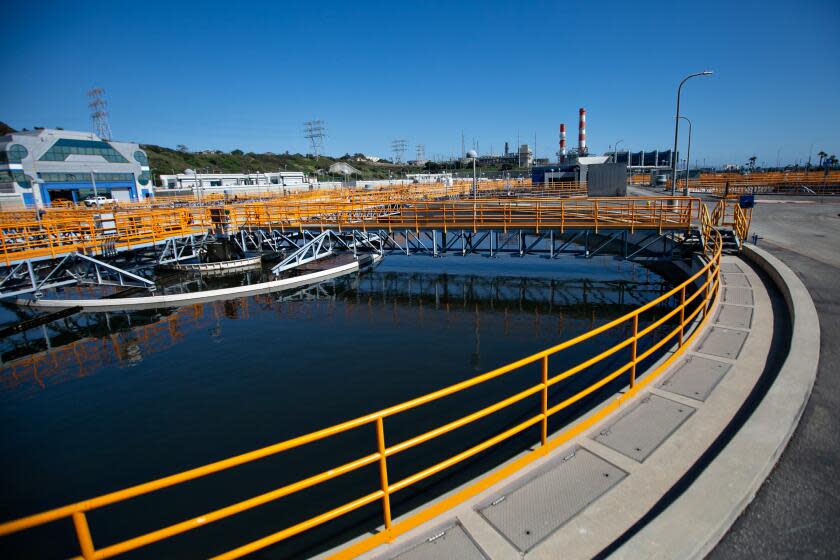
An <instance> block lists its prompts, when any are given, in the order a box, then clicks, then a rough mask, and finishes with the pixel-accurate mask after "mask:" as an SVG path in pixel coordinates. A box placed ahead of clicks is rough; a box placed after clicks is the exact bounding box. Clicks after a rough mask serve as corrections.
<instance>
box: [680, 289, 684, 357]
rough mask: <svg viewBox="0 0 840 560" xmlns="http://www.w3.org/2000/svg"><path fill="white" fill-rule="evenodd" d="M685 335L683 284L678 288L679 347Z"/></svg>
mask: <svg viewBox="0 0 840 560" xmlns="http://www.w3.org/2000/svg"><path fill="white" fill-rule="evenodd" d="M684 336H685V286H683V287H682V290H680V348H682V345H683V337H684Z"/></svg>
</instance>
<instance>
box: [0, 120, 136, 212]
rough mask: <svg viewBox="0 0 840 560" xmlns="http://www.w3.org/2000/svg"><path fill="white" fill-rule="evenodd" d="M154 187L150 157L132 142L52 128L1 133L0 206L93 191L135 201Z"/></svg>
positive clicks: (52, 200)
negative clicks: (106, 139)
mask: <svg viewBox="0 0 840 560" xmlns="http://www.w3.org/2000/svg"><path fill="white" fill-rule="evenodd" d="M151 190H152V184H151V176H150V172H149V159H148V157H147V156H146V153H145V152H144V151H143V150H141V149H140V146H139V145H138V144H136V143H134V142H115V141H110V140H109V141H105V140H103V139H101V138H99V137H98V136H96V135H95V134H92V133H90V132H80V131H71V130H62V129H50V128H46V129H37V130H32V131H23V132H11V133H9V134H6V135H4V136H0V207H2V208H15V207H18V208H19V207H23V206H24V205H26V206H39V207H41V206H46V205H49V204H53V203H56V202H58V201H68V202H70V201H72V202H80V201H81V200H83V199H84V198H86V197H88V196H91V195H93V194H94V193H95V194H97V195H100V196H106V197H108V198H113V199H115V200H123V201H131V200H138V199H143V198H146V197H148V196H150V194H151Z"/></svg>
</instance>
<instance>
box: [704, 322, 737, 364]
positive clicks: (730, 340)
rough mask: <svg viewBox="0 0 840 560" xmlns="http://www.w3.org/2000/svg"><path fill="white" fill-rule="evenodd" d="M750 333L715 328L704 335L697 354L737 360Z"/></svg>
mask: <svg viewBox="0 0 840 560" xmlns="http://www.w3.org/2000/svg"><path fill="white" fill-rule="evenodd" d="M749 334H750V333H749V332H747V331H739V330H735V329H727V328H724V327H718V326H714V327H712V328H711V329H709V330H708V332H706V333H705V334H704V335H703V338H702V339H701V340H700V344H699V345H698V346H697V352H699V353H701V354H709V355H710V356H717V357H719V358H728V359H730V360H735V359H737V358H738V355H739V354H740V353H741V348H743V347H744V341H745V340H747V336H748V335H749Z"/></svg>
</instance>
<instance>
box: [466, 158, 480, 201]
mask: <svg viewBox="0 0 840 560" xmlns="http://www.w3.org/2000/svg"><path fill="white" fill-rule="evenodd" d="M467 157H468V158H471V159H472V164H473V188H472V190H473V198H476V197H478V180H477V178H476V175H475V161H476V160H477V159H478V153H477V152H476V151H475V150H470V151H469V152H467Z"/></svg>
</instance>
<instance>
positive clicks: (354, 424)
mask: <svg viewBox="0 0 840 560" xmlns="http://www.w3.org/2000/svg"><path fill="white" fill-rule="evenodd" d="M698 212H699V218H700V227H701V231H703V233H704V236H703V237H704V240H705V247H704V252H705V253H706V257H707V258H706V262H705V264H704V265H703V266H702V267H701V268H700V270H698V271H697V272H696V273H694V274H692V275H691V277H689V278H688V279H687V280H685V281H684V282H682V283H681V284H680V285H678V286H676V287H675V288H673V289H671V290H669V291H668V292H667V293H665V294H662V295H661V296H659V297H657V298H656V299H654V300H653V301H650V302H649V303H647V304H645V305H643V306H641V307H639V308H638V309H635V310H633V311H632V312H630V313H628V314H626V315H624V316H622V317H620V318H618V319H615V320H613V321H610V322H609V323H606V324H604V325H601V326H599V327H597V328H595V329H592V330H590V331H589V332H587V333H585V334H582V335H580V336H577V337H575V338H573V339H571V340H567V341H565V342H563V343H561V344H558V345H556V346H553V347H551V348H548V349H546V350H543V351H542V352H537V353H536V354H533V355H531V356H528V357H525V358H522V359H520V360H517V361H515V362H513V363H510V364H508V365H505V366H503V367H500V368H498V369H495V370H493V371H490V372H487V373H484V374H482V375H479V376H476V377H473V378H471V379H468V380H466V381H463V382H460V383H456V384H454V385H451V386H449V387H446V388H444V389H440V390H438V391H435V392H433V393H429V394H426V395H423V396H421V397H419V398H416V399H413V400H410V401H407V402H404V403H401V404H398V405H396V406H391V407H389V408H386V409H383V410H379V411H377V412H374V413H371V414H368V415H365V416H362V417H360V418H356V419H353V420H349V421H347V422H342V423H340V424H336V425H334V426H330V427H327V428H324V429H321V430H318V431H315V432H312V433H309V434H306V435H303V436H300V437H297V438H294V439H290V440H287V441H283V442H280V443H276V444H274V445H270V446H268V447H264V448H262V449H258V450H255V451H251V452H249V453H244V454H241V455H237V456H235V457H231V458H228V459H225V460H222V461H217V462H215V463H211V464H208V465H205V466H202V467H198V468H194V469H191V470H188V471H185V472H182V473H178V474H175V475H172V476H167V477H164V478H160V479H157V480H154V481H151V482H147V483H145V484H139V485H137V486H133V487H130V488H126V489H124V490H120V491H117V492H112V493H109V494H105V495H102V496H98V497H95V498H92V499H89V500H84V501H81V502H77V503H74V504H70V505H67V506H64V507H59V508H56V509H53V510H49V511H46V512H43V513H39V514H36V515H30V516H27V517H24V518H21V519H17V520H14V521H9V522H6V523H3V524H0V536H3V535H9V534H11V533H17V532H20V531H24V530H27V529H31V528H33V527H37V526H40V525H44V524H46V523H51V522H54V521H58V520H62V519H68V518H69V519H72V522H73V526H74V527H75V531H76V536H77V539H78V543H79V549H80V552H81V556H80V558H84V559H85V560H91V559H94V558H96V559H101V558H111V557H113V556H117V555H119V554H122V553H126V552H129V551H131V550H135V549H137V548H140V547H143V546H147V545H150V544H152V543H156V542H159V541H162V540H164V539H168V538H170V537H173V536H175V535H179V534H182V533H186V532H188V531H191V530H193V529H197V528H199V527H204V526H206V525H208V524H211V523H213V522H216V521H219V520H221V519H225V518H228V517H231V516H234V515H237V514H239V513H242V512H245V511H247V510H250V509H253V508H256V507H259V506H261V505H264V504H268V503H271V502H274V501H276V500H280V499H282V498H284V497H286V496H290V495H291V494H294V493H297V492H300V491H302V490H305V489H307V488H311V487H314V486H317V485H319V484H322V483H324V482H326V481H329V480H332V479H335V478H338V477H341V476H343V475H346V474H348V473H351V472H353V471H356V470H358V469H360V468H362V467H365V466H372V465H377V466H378V469H379V488H378V489H376V490H375V491H372V492H368V493H365V494H363V495H362V496H360V497H358V498H357V499H355V500H353V501H350V502H348V503H345V504H343V505H342V506H340V507H337V508H334V509H331V510H329V511H325V512H323V513H321V514H319V515H317V516H315V517H312V518H310V519H307V520H305V521H301V522H299V523H297V524H295V525H292V526H290V527H285V528H283V529H282V530H279V531H277V532H275V533H273V534H270V535H267V536H265V537H263V538H261V539H258V540H256V541H253V542H250V543H247V544H245V545H242V546H240V547H238V548H235V549H233V550H230V551H228V552H226V553H224V554H221V555H219V556H217V558H224V559H229V558H239V557H242V556H245V555H247V554H250V553H252V552H255V551H258V550H261V549H264V548H266V547H268V546H271V545H274V544H276V543H279V542H281V541H283V540H285V539H288V538H289V537H292V536H294V535H297V534H299V533H302V532H304V531H307V530H309V529H311V528H314V527H316V526H319V525H321V524H324V523H326V522H328V521H330V520H333V519H336V518H339V517H342V516H344V515H346V514H348V513H350V512H352V511H355V510H357V509H359V508H361V507H363V506H365V505H368V504H373V503H377V502H379V503H380V504H381V508H382V519H383V523H384V530H383V531H381V532H379V533H376V534H373V535H370V536H368V537H366V538H364V539H362V540H361V541H358V542H356V543H355V544H354V545H352V546H350V547H348V548H345V549H343V550H342V551H340V552H339V553H337V554H336V555H335V557H336V558H350V557H353V556H355V555H357V554H359V553H361V552H363V551H365V550H369V549H372V548H374V547H376V546H378V545H379V544H382V543H385V542H389V541H391V540H392V539H393V538H394V537H396V536H397V535H400V534H403V533H405V532H406V531H408V530H410V529H412V528H413V527H416V526H417V525H419V524H421V523H423V522H425V521H427V520H429V519H431V518H433V517H435V516H436V515H438V514H440V513H443V512H445V511H447V510H448V509H450V508H452V507H454V506H455V505H457V504H459V503H461V502H463V501H464V500H466V499H468V498H469V497H471V496H474V495H476V494H477V493H479V492H481V491H483V490H485V489H487V488H489V487H490V486H491V485H493V484H495V483H496V482H498V481H500V480H502V479H503V478H505V477H507V476H509V475H510V474H512V473H514V472H516V471H518V470H519V469H521V468H522V467H524V466H525V465H527V464H529V463H531V462H533V461H535V460H537V459H538V458H540V457H543V456H545V455H546V454H547V453H548V452H549V451H551V450H553V449H555V448H557V447H558V446H559V445H561V444H563V443H565V442H567V441H569V439H571V438H572V437H574V436H576V435H578V434H580V433H582V432H583V431H584V430H586V429H588V428H590V427H592V426H593V425H594V424H595V423H597V422H598V421H600V420H601V419H603V418H604V417H605V416H606V415H608V414H610V413H611V412H613V411H615V410H616V409H617V408H618V407H619V406H620V405H621V404H622V403H624V402H625V401H627V400H628V399H629V398H631V397H632V396H633V395H634V394H636V393H637V392H638V391H639V390H640V389H641V388H642V387H644V386H646V385H647V384H649V383H650V382H651V381H652V380H654V379H655V378H656V377H657V376H658V375H659V374H660V373H661V372H662V371H664V370H665V368H666V367H668V365H670V364H671V363H672V362H673V360H674V359H676V357H677V356H678V355H680V354H681V353H682V351H683V350H684V349H685V347H686V346H687V345H688V344H689V343H690V342H691V341H692V340H693V339H694V337H696V336H697V334H698V333H699V332H700V330H701V327H702V326H703V324H704V323H705V322H706V320H707V319H708V317H709V314H710V312H711V308H712V306H713V304H714V302H715V301H716V300H717V294H718V291H719V282H720V259H721V250H722V241H721V236H720V234H719V233H718V232H717V230H716V229H715V228H714V225H713V223H712V218H711V216H710V214H709V212H708V210H707V208H706V207H705V205H701V206H700V207H699V210H698ZM671 298H673V299H674V301H679V304H677V305H676V306H675V307H674V308H673V309H671V310H670V311H668V312H667V313H665V314H663V315H661V316H659V317H658V318H656V319H655V320H653V319H652V320H651V321H650V323H649V324H647V326H644V327H641V326H640V317H642V316H643V314H646V313H649V312H651V310H653V309H654V308H656V307H657V306H659V305H660V304H663V303H665V302H667V301H670V300H671ZM669 321H670V322H671V323H670V324H669ZM671 325H674V326H673V328H670V327H671ZM661 327H664V328H665V329H666V331H667V332H666V334H664V336H658V335H659V333H660V330H661V329H660V328H661ZM619 330H624V331H625V332H630V333H631V335H630V336H628V337H627V338H624V339H623V340H621V341H620V342H618V343H617V344H615V345H613V346H611V347H610V348H608V349H606V350H604V351H601V352H600V353H598V354H597V355H595V356H593V357H591V358H589V359H586V360H584V361H581V362H580V363H578V364H577V365H575V366H573V367H570V368H568V369H565V370H564V371H561V372H552V370H551V361H550V360H551V358H552V357H553V356H556V355H558V354H559V353H561V352H564V351H568V350H572V351H574V350H575V349H576V350H578V351H581V346H580V345H581V344H582V343H584V342H586V341H589V340H592V339H594V338H595V337H598V336H599V335H601V334H603V333H606V332H608V331H612V332H613V333H615V332H617V331H619ZM641 341H644V342H645V343H646V344H640V342H641ZM669 343H670V347H672V348H673V352H672V353H671V354H670V355H669V356H668V357H667V358H666V359H665V360H663V361H662V362H661V363H659V364H658V365H657V366H656V368H655V369H654V370H652V371H650V372H648V373H647V375H644V376H639V372H638V371H637V367H638V366H639V364H640V363H641V362H643V361H644V360H645V359H647V358H649V357H651V356H652V355H653V354H654V353H655V352H657V351H658V350H660V349H663V348H666V345H668V344H669ZM621 350H625V353H626V352H629V354H630V358H629V360H628V361H626V362H624V363H622V364H621V365H620V366H618V367H617V368H616V369H614V370H613V371H610V372H608V373H607V372H605V373H604V374H602V375H601V376H600V377H599V378H598V379H597V380H596V381H595V382H593V383H591V384H590V385H588V386H587V387H586V388H584V389H582V390H580V391H578V392H576V393H575V394H573V395H571V396H565V397H564V398H563V400H561V401H560V402H556V403H553V402H551V398H550V394H549V388H551V387H555V386H560V385H561V384H564V383H566V384H567V386H569V385H568V383H570V382H569V380H570V379H571V378H573V377H574V376H575V375H576V374H578V373H580V372H582V371H584V370H586V369H587V368H590V367H592V366H598V365H602V366H603V365H605V364H606V363H608V362H607V358H610V357H611V356H617V353H618V352H619V351H621ZM614 359H615V358H613V360H614ZM531 364H539V369H540V372H541V373H540V377H539V379H537V380H535V382H534V383H533V384H531V385H530V386H529V387H528V388H526V389H524V390H521V391H519V392H517V393H515V394H511V395H500V396H499V398H500V400H498V401H496V402H495V403H494V404H491V405H489V406H486V407H484V408H481V409H479V410H474V411H471V412H469V413H468V414H466V415H464V416H463V417H461V418H458V419H457V420H454V421H451V422H448V423H445V424H442V425H440V426H438V427H436V428H434V429H432V430H429V431H426V432H424V433H421V434H419V435H416V436H414V437H410V438H409V439H405V440H403V441H399V442H389V441H388V438H387V434H386V427H387V426H386V422H387V421H389V420H390V419H392V418H394V417H396V416H398V415H400V414H403V413H406V412H407V411H410V410H413V409H417V408H419V407H423V406H424V405H428V404H429V403H432V402H435V401H439V400H441V399H444V398H446V397H449V396H451V395H454V394H456V393H462V392H464V391H468V390H470V389H471V388H474V387H477V386H479V385H482V384H484V383H486V382H488V381H490V380H493V379H496V378H500V377H502V376H505V375H511V374H513V373H514V372H516V371H518V370H522V368H524V367H525V366H528V365H531ZM619 378H623V379H626V384H627V390H626V391H624V392H623V393H621V394H618V395H617V396H615V397H613V398H612V399H611V400H608V401H607V402H606V403H605V404H604V405H603V406H601V407H600V408H599V409H597V411H596V412H595V413H593V414H591V415H589V416H588V417H586V418H585V419H584V420H580V421H577V423H574V424H572V425H570V426H567V427H565V428H564V429H562V430H560V431H559V432H557V433H555V434H554V435H553V436H552V437H549V434H548V420H549V418H551V417H552V416H554V415H555V414H557V413H559V412H560V411H563V410H564V409H567V408H568V407H569V406H571V405H572V404H574V403H576V402H578V401H580V400H581V399H583V398H584V397H586V396H587V395H590V394H592V393H594V392H595V391H597V390H598V389H601V388H602V387H604V386H605V385H607V384H608V383H610V382H611V381H613V380H616V379H619ZM529 398H535V399H536V398H538V399H539V403H538V404H537V403H534V410H539V412H536V413H534V414H533V415H531V416H530V417H529V418H527V419H526V420H524V421H522V422H519V423H518V424H516V425H515V426H513V427H510V428H508V429H505V430H504V431H501V432H498V433H488V434H485V437H486V439H484V441H482V442H481V443H479V444H477V445H474V446H472V447H470V448H468V449H464V450H460V451H459V452H457V453H454V454H452V455H451V456H449V457H448V458H446V459H445V460H443V461H440V462H439V463H437V464H434V465H432V466H429V467H427V468H424V469H422V470H420V471H417V472H415V473H414V474H411V475H409V476H407V477H404V478H401V479H399V480H393V481H392V480H391V478H390V477H389V460H390V459H391V458H392V457H394V456H395V455H398V454H400V453H402V452H404V451H406V450H408V449H412V448H414V447H417V446H419V445H422V444H424V443H426V442H429V441H431V440H434V439H436V438H439V437H441V436H443V435H445V434H448V433H451V432H453V431H455V430H458V429H459V428H462V427H464V426H467V425H469V424H472V423H473V422H475V421H477V420H479V419H481V418H485V417H488V416H490V415H492V414H494V413H496V412H498V411H500V410H503V409H505V408H507V407H510V406H511V405H514V404H515V403H519V402H523V401H525V400H526V399H529ZM363 426H371V427H373V428H374V430H375V441H373V440H372V441H371V448H370V451H369V452H367V453H365V454H363V455H362V456H360V457H358V458H356V459H355V460H353V461H350V462H348V463H345V464H342V465H339V466H336V467H334V468H331V469H329V470H326V471H323V472H321V473H319V474H316V475H314V476H310V477H308V478H304V479H301V480H298V481H297V482H294V483H292V484H288V485H285V486H282V487H280V488H276V489H274V490H271V491H269V492H266V493H263V494H260V495H257V496H254V497H251V498H249V499H246V500H243V501H240V502H237V503H234V504H231V505H228V506H226V507H223V508H220V509H217V510H214V511H210V512H207V513H204V514H203V515H199V516H197V517H193V518H190V519H186V520H184V521H181V522H180V523H175V524H173V525H169V526H167V527H163V528H160V529H157V530H155V531H152V532H149V533H145V534H141V535H138V536H135V537H132V538H129V539H127V540H124V541H121V542H117V543H113V544H109V545H105V546H99V547H97V546H96V545H95V544H94V542H93V539H92V537H91V531H90V528H89V527H88V519H87V514H88V513H89V512H91V511H93V510H97V509H100V508H104V507H106V506H110V505H112V504H117V503H120V502H123V501H125V500H130V499H132V498H135V497H138V496H141V495H144V494H149V493H151V492H156V491H159V490H162V489H164V488H169V487H172V486H175V485H178V484H183V483H186V482H189V481H192V480H195V479H198V478H200V477H205V476H208V475H212V474H215V473H219V472H222V471H225V470H228V469H232V468H235V467H238V466H241V465H244V464H247V463H251V462H253V461H257V460H259V459H263V458H266V457H269V456H273V455H277V454H279V453H283V452H285V451H288V450H291V449H295V448H298V447H301V446H305V445H307V444H311V443H313V442H316V441H320V440H326V439H329V438H332V437H335V436H337V435H338V434H342V433H345V432H348V431H350V430H355V429H357V428H360V427H363ZM532 426H540V435H539V446H538V447H537V448H535V449H534V450H532V451H531V452H528V453H527V454H525V455H523V456H521V457H519V458H517V459H515V460H513V461H512V462H509V463H507V464H505V465H504V466H503V467H501V468H498V469H496V470H494V471H492V472H491V473H490V474H487V475H485V476H483V477H482V478H479V479H477V480H475V481H473V482H471V483H470V484H469V485H468V486H466V487H464V488H462V489H460V490H458V491H457V492H455V493H453V494H451V495H448V496H447V497H446V498H444V499H442V500H441V501H438V502H436V503H434V504H433V505H429V506H426V507H424V508H421V509H420V510H419V511H417V512H416V513H413V514H411V515H409V516H407V517H405V518H403V519H400V520H394V519H393V518H392V514H391V497H392V496H393V495H394V494H395V493H397V492H400V491H402V490H405V489H406V488H410V487H412V486H413V485H415V484H417V483H418V482H420V481H422V480H425V479H427V478H429V477H431V476H433V475H435V474H437V473H440V472H443V471H445V470H447V469H449V468H451V467H453V466H454V465H457V464H459V463H461V462H463V461H464V460H466V459H468V458H470V457H473V456H475V455H477V454H478V453H481V452H483V451H485V450H488V449H491V448H493V447H494V446H495V445H497V444H499V443H501V442H503V441H505V440H508V439H510V438H511V437H513V436H515V435H516V434H519V433H522V432H524V431H525V430H527V429H528V428H530V427H532Z"/></svg>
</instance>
